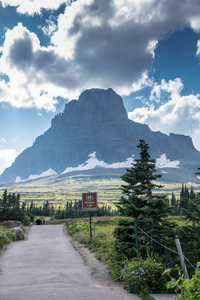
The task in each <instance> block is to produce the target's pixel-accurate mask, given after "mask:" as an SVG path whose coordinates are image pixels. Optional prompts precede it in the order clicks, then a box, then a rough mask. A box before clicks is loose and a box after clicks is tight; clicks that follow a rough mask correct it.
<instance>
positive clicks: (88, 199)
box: [82, 193, 98, 211]
mask: <svg viewBox="0 0 200 300" xmlns="http://www.w3.org/2000/svg"><path fill="white" fill-rule="evenodd" d="M82 210H83V211H94V210H98V205H97V193H82Z"/></svg>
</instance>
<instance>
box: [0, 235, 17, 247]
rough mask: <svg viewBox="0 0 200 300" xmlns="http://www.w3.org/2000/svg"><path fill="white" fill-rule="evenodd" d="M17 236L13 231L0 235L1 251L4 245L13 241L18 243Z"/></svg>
mask: <svg viewBox="0 0 200 300" xmlns="http://www.w3.org/2000/svg"><path fill="white" fill-rule="evenodd" d="M16 240H17V236H16V234H15V232H12V231H5V232H1V233H0V250H1V249H2V247H3V246H4V245H7V244H9V243H10V242H12V241H16Z"/></svg>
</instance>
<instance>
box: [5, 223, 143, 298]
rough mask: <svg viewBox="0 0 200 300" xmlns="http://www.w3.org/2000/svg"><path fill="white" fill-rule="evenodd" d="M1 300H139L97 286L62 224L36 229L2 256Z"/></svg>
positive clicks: (89, 269)
mask: <svg viewBox="0 0 200 300" xmlns="http://www.w3.org/2000/svg"><path fill="white" fill-rule="evenodd" d="M0 299H1V300H33V299H34V300H64V299H70V300H79V299H80V300H86V299H87V300H100V299H101V300H102V299H103V300H106V299H109V300H123V299H124V300H138V299H139V298H138V297H137V296H135V295H132V294H128V293H126V292H125V291H124V290H123V289H122V288H120V287H119V288H118V287H116V288H115V287H107V286H102V285H101V284H97V282H95V281H94V279H93V277H92V269H91V268H89V267H87V266H86V265H85V264H84V262H83V259H82V257H81V256H80V254H79V253H78V252H77V251H76V250H75V249H74V247H73V246H72V245H71V243H70V241H69V238H68V237H67V236H66V234H65V233H64V231H63V226H62V225H48V226H33V227H32V228H31V230H30V232H29V235H28V239H27V240H25V241H19V242H15V243H12V244H10V245H9V246H8V248H7V249H6V251H5V252H3V253H1V255H0Z"/></svg>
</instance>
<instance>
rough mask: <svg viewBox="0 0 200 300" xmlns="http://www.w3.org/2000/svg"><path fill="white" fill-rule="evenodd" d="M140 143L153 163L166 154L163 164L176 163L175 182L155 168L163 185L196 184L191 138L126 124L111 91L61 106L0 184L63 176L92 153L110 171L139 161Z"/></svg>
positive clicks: (199, 156)
mask: <svg viewBox="0 0 200 300" xmlns="http://www.w3.org/2000/svg"><path fill="white" fill-rule="evenodd" d="M140 139H144V140H146V141H147V143H148V144H149V146H150V154H151V156H152V157H153V158H155V159H157V158H160V157H161V156H162V157H163V155H164V154H165V160H169V161H178V162H179V163H178V167H177V164H176V178H174V176H173V170H174V168H173V167H172V168H167V169H166V168H163V167H162V165H160V167H162V169H160V170H164V172H167V173H163V175H164V177H165V178H166V179H167V180H172V181H177V182H180V180H182V179H183V178H185V180H184V182H185V181H186V182H187V181H191V180H192V181H194V180H195V175H194V174H195V171H196V169H197V162H198V161H200V152H199V151H197V150H196V149H195V148H194V146H193V144H192V140H191V138H190V137H186V136H183V135H176V134H170V135H169V136H167V135H165V134H163V133H161V132H153V131H151V130H150V129H149V127H148V126H147V125H142V124H139V123H136V122H133V121H131V120H129V119H128V116H127V112H126V110H125V108H124V105H123V101H122V98H121V97H120V96H119V95H117V94H116V93H115V92H114V91H113V90H112V89H108V90H101V89H91V90H86V91H85V92H84V93H82V94H81V95H80V97H79V100H73V101H71V102H69V103H68V104H66V106H65V110H64V112H63V113H62V114H59V115H57V116H55V117H54V118H53V119H52V123H51V127H50V128H49V129H48V130H47V131H46V132H45V133H44V134H43V135H41V136H39V137H38V138H37V139H36V140H35V142H34V143H33V145H32V147H30V148H27V149H26V150H25V151H23V152H22V153H21V154H20V155H19V156H18V157H17V158H16V160H15V162H14V163H13V164H12V166H11V167H9V168H7V169H6V170H5V171H4V172H3V174H2V175H1V176H0V182H12V181H15V180H16V178H17V177H18V178H19V177H20V178H21V179H27V178H29V176H30V175H35V174H38V175H39V174H41V173H43V172H46V171H47V170H53V172H54V173H62V172H64V171H65V170H66V168H69V167H77V166H80V165H83V164H84V163H85V162H86V161H87V160H88V156H89V155H91V154H92V153H94V152H95V158H96V160H98V161H103V162H105V164H108V165H110V167H112V164H113V163H117V162H118V163H119V162H123V161H126V159H127V158H130V157H132V156H133V155H134V157H138V155H139V153H138V149H137V145H138V143H139V140H140ZM183 172H184V174H186V176H185V177H184V176H183ZM170 174H171V175H170ZM170 178H172V179H170ZM182 182H183V181H182Z"/></svg>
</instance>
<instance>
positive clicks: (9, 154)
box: [0, 149, 18, 174]
mask: <svg viewBox="0 0 200 300" xmlns="http://www.w3.org/2000/svg"><path fill="white" fill-rule="evenodd" d="M17 155H18V153H17V151H16V150H15V149H0V174H1V173H2V172H3V171H4V169H5V168H8V167H10V166H11V164H12V163H13V162H14V160H15V158H16V157H17Z"/></svg>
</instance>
